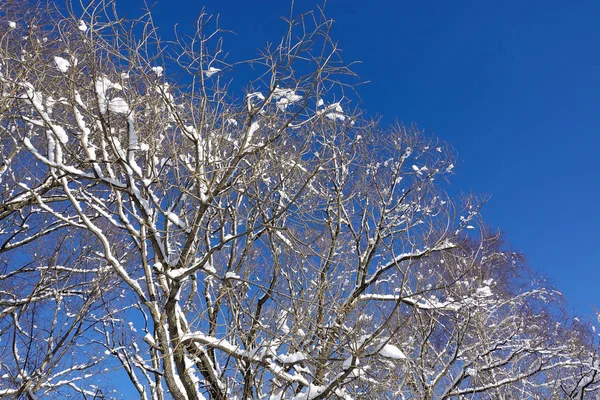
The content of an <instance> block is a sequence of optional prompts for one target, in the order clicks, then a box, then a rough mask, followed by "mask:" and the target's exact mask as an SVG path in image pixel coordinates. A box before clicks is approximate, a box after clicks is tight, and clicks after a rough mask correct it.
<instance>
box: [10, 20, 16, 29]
mask: <svg viewBox="0 0 600 400" xmlns="http://www.w3.org/2000/svg"><path fill="white" fill-rule="evenodd" d="M8 26H9V27H10V29H15V28H16V27H17V23H16V22H15V21H8Z"/></svg>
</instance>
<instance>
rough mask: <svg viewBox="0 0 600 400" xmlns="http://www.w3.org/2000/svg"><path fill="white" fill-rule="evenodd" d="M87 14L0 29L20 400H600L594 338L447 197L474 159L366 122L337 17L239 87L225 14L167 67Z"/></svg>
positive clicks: (184, 43)
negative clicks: (459, 168) (117, 382)
mask: <svg viewBox="0 0 600 400" xmlns="http://www.w3.org/2000/svg"><path fill="white" fill-rule="evenodd" d="M79 8H80V9H81V11H75V8H73V9H71V10H70V12H69V13H68V14H66V15H65V14H61V12H59V11H57V10H55V9H53V8H51V7H48V8H36V9H33V10H32V11H29V12H26V11H25V10H24V9H23V8H21V7H20V6H19V5H18V4H17V3H16V2H7V3H4V5H2V8H1V12H0V89H1V90H2V96H1V98H0V112H1V114H0V118H1V119H0V140H1V143H0V157H1V164H0V174H1V175H0V185H2V188H3V189H2V192H1V194H0V255H1V257H2V258H0V268H2V271H1V273H2V275H0V306H1V307H2V308H1V309H0V335H1V342H0V369H1V370H2V374H3V375H2V377H1V378H0V384H1V387H0V395H2V396H9V397H11V396H12V397H14V398H20V397H23V398H38V397H40V396H45V397H56V398H70V397H73V398H81V397H83V398H92V397H94V396H96V395H97V394H98V393H99V392H100V391H102V393H103V395H108V394H107V393H108V388H107V387H106V386H105V385H104V386H103V385H102V382H101V380H100V379H99V377H100V376H101V373H102V372H110V371H117V372H118V373H119V374H121V375H122V376H123V377H125V378H126V379H127V380H128V382H130V383H131V386H132V388H133V390H135V391H136V392H137V393H138V395H139V397H140V398H141V399H154V400H162V399H169V398H173V399H177V400H179V399H203V398H211V399H228V398H240V399H250V398H270V399H284V398H285V399H288V398H289V399H297V400H300V399H325V398H344V399H351V398H357V399H359V398H413V399H415V398H418V399H433V398H440V399H442V398H490V397H491V398H505V399H509V398H530V397H531V398H557V397H565V398H583V396H584V393H591V392H593V391H595V390H596V388H597V387H598V377H597V376H596V371H597V368H598V363H597V361H596V360H597V349H596V347H595V344H594V343H595V342H594V339H593V335H589V334H587V335H586V334H584V333H583V332H584V329H583V328H581V329H577V330H575V329H572V328H573V327H572V324H571V323H565V322H564V321H563V320H562V319H560V318H559V314H558V312H557V309H556V306H555V305H554V304H553V303H552V302H554V301H558V300H555V299H558V298H559V296H558V295H557V293H555V292H554V291H552V290H550V289H548V288H547V286H546V285H543V284H535V283H532V281H531V280H530V279H526V278H524V276H523V275H522V272H523V271H525V270H524V268H523V267H522V266H521V264H520V259H519V258H518V257H517V256H516V255H515V254H513V253H510V252H506V251H504V250H503V247H502V244H501V243H500V241H499V238H498V237H497V236H495V235H489V234H486V233H484V232H485V229H484V225H483V224H482V223H481V221H480V215H479V207H480V202H477V201H476V199H474V198H469V199H466V200H465V201H462V202H456V201H453V200H452V199H451V198H450V197H449V196H448V195H447V194H446V193H445V192H444V181H445V179H446V178H447V177H448V176H449V175H450V174H451V173H452V170H453V168H454V165H453V162H454V161H453V159H454V153H453V151H452V150H451V149H450V148H449V147H448V146H447V145H445V144H444V143H442V142H440V141H438V140H435V139H430V138H427V137H426V136H425V135H424V134H423V133H422V132H420V131H419V130H418V129H416V128H415V127H405V126H401V125H398V126H393V127H391V128H386V129H384V128H382V127H381V126H380V125H379V124H377V123H376V122H375V121H371V120H369V119H367V118H365V117H364V116H363V115H362V114H361V113H360V112H358V111H356V110H355V111H352V105H351V101H350V100H351V99H352V98H353V97H354V96H353V89H354V86H353V85H355V84H356V82H357V81H356V77H355V76H354V74H353V73H352V71H351V69H350V68H349V67H350V66H349V65H347V64H344V63H343V61H342V60H341V58H340V55H339V49H338V47H337V44H336V43H335V42H334V41H332V40H331V38H330V36H329V31H330V28H331V24H332V22H331V20H328V19H327V18H325V17H324V16H323V14H321V13H309V14H304V15H300V16H298V17H296V18H295V19H291V20H288V21H287V28H288V29H287V33H286V34H285V35H284V37H283V39H282V40H281V41H280V42H278V43H277V44H276V45H272V46H270V47H268V48H266V49H265V50H264V51H263V52H262V54H261V55H260V56H259V57H258V58H256V59H254V60H251V61H250V62H249V63H229V62H228V61H227V59H226V58H225V57H224V55H225V52H224V51H223V50H222V45H223V44H222V39H221V31H220V30H219V28H218V26H217V25H216V23H215V21H213V20H212V19H211V18H210V17H208V16H206V15H202V16H200V18H199V19H198V21H197V25H196V28H197V29H196V34H195V36H193V37H191V38H186V39H184V38H180V37H178V38H176V40H175V41H174V42H169V43H168V44H167V45H163V42H162V41H161V39H160V37H158V36H157V34H156V28H155V26H154V23H153V20H152V17H151V14H150V13H148V14H146V15H145V16H143V17H142V18H140V19H137V20H125V19H122V18H120V17H119V16H118V15H117V13H116V8H115V4H114V3H112V2H96V3H91V4H90V5H80V7H79ZM245 65H246V66H247V65H251V66H252V67H253V71H254V73H255V74H256V77H257V78H256V79H255V80H253V81H251V82H249V83H248V85H247V86H245V87H244V88H243V90H244V92H243V94H239V93H240V90H242V88H240V87H230V85H229V81H228V78H227V77H228V76H231V74H232V73H235V71H237V69H238V68H244V66H245ZM561 321H562V323H563V325H560V324H559V322H561ZM590 360H591V361H590ZM113 373H114V372H113ZM115 396H116V395H115Z"/></svg>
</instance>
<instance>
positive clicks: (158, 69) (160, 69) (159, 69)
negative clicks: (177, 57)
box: [152, 67, 164, 77]
mask: <svg viewBox="0 0 600 400" xmlns="http://www.w3.org/2000/svg"><path fill="white" fill-rule="evenodd" d="M152 71H154V73H155V74H156V76H157V77H161V76H162V74H163V71H164V68H163V67H152Z"/></svg>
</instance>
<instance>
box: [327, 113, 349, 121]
mask: <svg viewBox="0 0 600 400" xmlns="http://www.w3.org/2000/svg"><path fill="white" fill-rule="evenodd" d="M325 117H327V118H328V119H330V120H332V121H335V120H336V119H339V120H340V121H343V120H345V119H346V116H345V115H344V114H342V113H339V112H331V113H327V114H325Z"/></svg>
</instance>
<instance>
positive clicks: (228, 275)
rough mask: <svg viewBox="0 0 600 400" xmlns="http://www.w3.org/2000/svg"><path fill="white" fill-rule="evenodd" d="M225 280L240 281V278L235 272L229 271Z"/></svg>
mask: <svg viewBox="0 0 600 400" xmlns="http://www.w3.org/2000/svg"><path fill="white" fill-rule="evenodd" d="M225 279H240V276H239V275H238V274H236V273H235V272H231V271H229V272H228V273H226V274H225Z"/></svg>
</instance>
